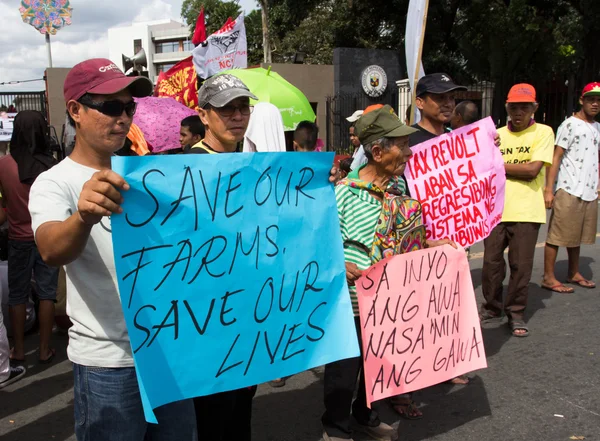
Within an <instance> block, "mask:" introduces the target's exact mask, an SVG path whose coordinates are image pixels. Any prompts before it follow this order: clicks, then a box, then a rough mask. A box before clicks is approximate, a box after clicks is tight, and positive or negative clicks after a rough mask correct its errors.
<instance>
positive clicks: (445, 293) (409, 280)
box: [356, 245, 487, 405]
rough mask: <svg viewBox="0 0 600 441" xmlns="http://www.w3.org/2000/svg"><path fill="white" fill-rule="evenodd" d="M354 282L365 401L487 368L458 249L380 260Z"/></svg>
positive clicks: (466, 266) (466, 272)
mask: <svg viewBox="0 0 600 441" xmlns="http://www.w3.org/2000/svg"><path fill="white" fill-rule="evenodd" d="M356 287H357V290H358V306H359V308H360V323H361V336H362V349H363V352H362V356H363V361H364V368H365V369H364V370H365V372H364V375H365V380H366V387H367V401H368V403H369V405H370V403H372V402H373V401H377V400H381V399H383V398H386V397H391V396H394V395H398V394H401V393H406V392H411V391H414V390H419V389H423V388H426V387H428V386H432V385H434V384H438V383H441V382H443V381H446V380H449V379H451V378H454V377H456V376H458V375H462V374H465V373H467V372H471V371H474V370H477V369H483V368H486V367H487V362H486V358H485V350H484V347H483V340H482V336H481V327H480V325H479V315H478V313H477V305H476V302H475V293H474V291H473V282H472V281H471V273H470V271H469V264H468V262H467V256H466V253H465V251H464V250H463V249H461V248H459V249H458V250H457V249H454V248H452V247H451V246H450V245H444V246H442V247H435V248H429V249H426V250H420V251H414V252H411V253H407V254H401V255H398V256H394V257H392V258H389V259H386V260H382V261H381V262H379V263H377V264H376V265H374V266H372V267H371V268H370V269H369V270H368V271H367V272H366V274H365V275H363V276H362V277H361V278H360V279H358V280H357V282H356Z"/></svg>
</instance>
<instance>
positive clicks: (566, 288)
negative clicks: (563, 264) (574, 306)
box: [540, 282, 575, 294]
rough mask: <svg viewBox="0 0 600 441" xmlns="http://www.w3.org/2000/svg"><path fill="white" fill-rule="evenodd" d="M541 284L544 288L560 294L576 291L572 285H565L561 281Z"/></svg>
mask: <svg viewBox="0 0 600 441" xmlns="http://www.w3.org/2000/svg"><path fill="white" fill-rule="evenodd" d="M540 286H541V287H542V288H544V289H547V290H548V291H552V292H557V293H560V294H573V293H574V292H575V290H574V289H573V288H571V287H570V286H565V285H563V284H562V283H560V282H559V283H557V284H556V285H553V286H550V285H546V284H544V283H543V282H542V284H541V285H540Z"/></svg>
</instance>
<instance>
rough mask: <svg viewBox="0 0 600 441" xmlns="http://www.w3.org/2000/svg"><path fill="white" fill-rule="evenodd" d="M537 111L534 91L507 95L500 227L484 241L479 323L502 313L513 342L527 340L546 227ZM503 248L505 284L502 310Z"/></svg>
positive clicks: (523, 88)
mask: <svg viewBox="0 0 600 441" xmlns="http://www.w3.org/2000/svg"><path fill="white" fill-rule="evenodd" d="M537 108H538V104H537V102H536V94H535V89H534V88H533V86H531V85H530V84H515V85H514V86H513V87H512V88H511V89H510V91H509V92H508V99H507V100H506V111H507V112H508V116H509V117H510V121H509V122H508V124H507V126H506V127H502V128H500V129H499V130H498V133H499V134H500V139H501V140H502V147H501V148H500V151H501V152H502V156H503V158H504V169H505V171H506V178H507V179H506V192H505V200H504V211H503V213H502V222H500V224H498V226H496V228H494V229H493V230H492V232H491V234H490V235H489V237H488V238H487V239H485V241H484V246H485V251H484V256H483V275H482V277H483V280H482V283H481V285H482V290H483V296H484V298H485V302H484V304H483V305H482V308H481V314H480V316H481V320H482V321H486V320H489V319H493V318H497V317H500V315H501V314H502V311H503V310H504V312H505V313H506V316H507V317H508V325H509V326H510V328H511V332H512V335H514V336H515V337H526V336H527V335H529V329H528V328H527V325H526V324H525V321H524V313H525V308H526V306H527V294H528V285H529V281H530V280H531V272H532V270H533V257H534V254H535V245H536V242H537V237H538V232H539V229H540V225H541V224H543V223H545V222H546V209H545V205H544V185H545V176H546V174H545V167H546V166H549V165H551V164H552V152H553V149H554V132H553V131H552V129H551V128H550V127H548V126H545V125H542V124H538V123H536V122H535V120H534V119H533V115H534V114H535V112H536V110H537ZM507 247H508V264H509V266H510V280H509V283H508V294H507V295H506V301H505V302H504V304H503V303H502V291H503V288H502V282H503V281H504V277H505V276H506V262H505V261H504V250H505V249H506V248H507Z"/></svg>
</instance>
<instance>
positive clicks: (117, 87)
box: [87, 77, 154, 98]
mask: <svg viewBox="0 0 600 441" xmlns="http://www.w3.org/2000/svg"><path fill="white" fill-rule="evenodd" d="M125 89H129V91H130V92H131V95H132V96H134V97H136V98H143V97H146V96H150V95H152V92H153V91H154V85H153V84H152V82H151V81H150V80H149V79H148V78H146V77H125V78H115V79H114V80H108V81H105V82H104V83H102V84H99V85H98V86H96V87H93V88H92V89H90V90H88V91H87V93H91V94H95V95H112V94H115V93H119V92H121V91H122V90H125Z"/></svg>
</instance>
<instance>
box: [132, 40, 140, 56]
mask: <svg viewBox="0 0 600 441" xmlns="http://www.w3.org/2000/svg"><path fill="white" fill-rule="evenodd" d="M141 50H142V40H133V53H134V54H137V53H138V52H139V51H141Z"/></svg>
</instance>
